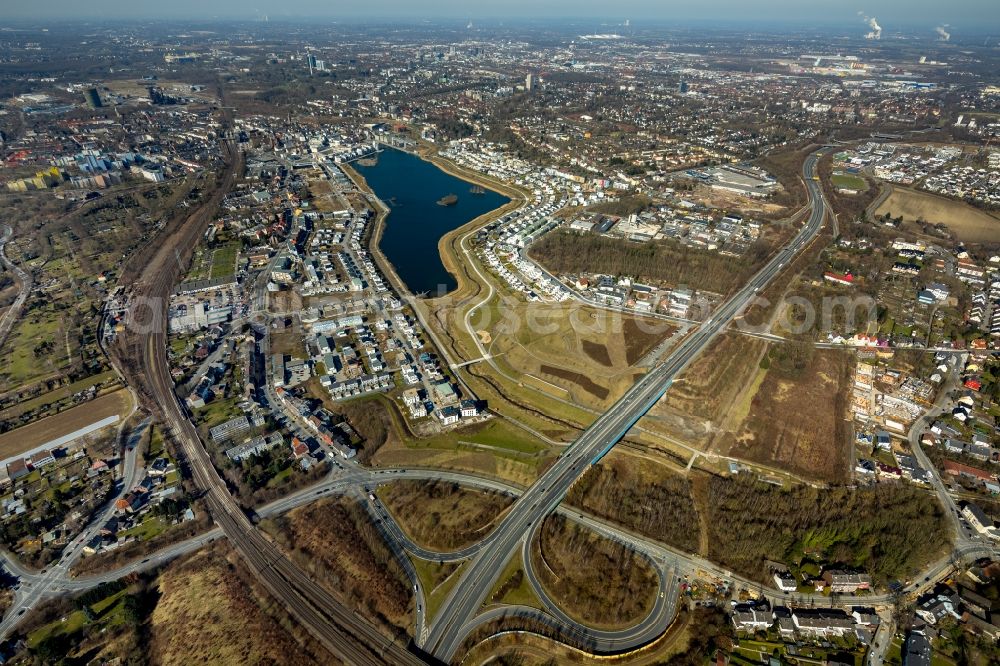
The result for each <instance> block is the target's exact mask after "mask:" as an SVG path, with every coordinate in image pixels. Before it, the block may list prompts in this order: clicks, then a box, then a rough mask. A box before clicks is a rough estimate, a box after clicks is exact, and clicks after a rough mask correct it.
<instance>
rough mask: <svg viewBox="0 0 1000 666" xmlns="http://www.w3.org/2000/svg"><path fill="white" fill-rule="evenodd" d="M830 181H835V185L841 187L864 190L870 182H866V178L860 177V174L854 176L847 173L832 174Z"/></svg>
mask: <svg viewBox="0 0 1000 666" xmlns="http://www.w3.org/2000/svg"><path fill="white" fill-rule="evenodd" d="M830 182H832V183H833V185H834V187H840V188H843V189H846V190H857V191H858V192H864V191H865V190H867V189H868V184H867V183H866V182H865V179H864V178H859V177H858V176H852V175H850V174H846V173H835V174H833V175H832V176H830Z"/></svg>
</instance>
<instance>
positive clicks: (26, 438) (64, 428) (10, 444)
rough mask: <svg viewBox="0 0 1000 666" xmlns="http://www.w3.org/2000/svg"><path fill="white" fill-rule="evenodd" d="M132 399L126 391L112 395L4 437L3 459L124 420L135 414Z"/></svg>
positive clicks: (0, 456)
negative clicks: (100, 424)
mask: <svg viewBox="0 0 1000 666" xmlns="http://www.w3.org/2000/svg"><path fill="white" fill-rule="evenodd" d="M132 404H133V400H132V395H131V394H130V393H129V392H128V391H127V390H125V389H120V390H118V391H115V392H113V393H108V394H107V395H103V396H101V397H99V398H95V399H94V400H91V401H90V402H88V403H86V404H84V405H80V406H79V407H73V408H72V409H67V410H66V411H65V412H62V413H60V414H56V415H55V416H50V417H48V418H45V419H42V420H41V421H36V422H35V423H31V424H29V425H26V426H24V427H21V428H18V429H16V430H11V431H8V432H5V433H3V434H2V435H0V459H6V458H10V457H12V456H17V455H20V454H22V453H24V452H25V451H30V450H31V449H33V448H35V447H37V446H41V445H42V444H45V443H47V442H50V441H52V440H54V439H57V438H59V437H62V436H63V435H68V434H70V433H72V432H75V431H77V430H79V429H81V428H85V427H86V426H89V425H90V424H92V423H96V422H98V421H101V420H102V419H105V418H108V417H110V416H115V415H117V416H119V417H120V418H121V419H124V418H125V416H127V415H128V414H129V412H130V411H131V410H132Z"/></svg>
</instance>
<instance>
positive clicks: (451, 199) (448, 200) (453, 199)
mask: <svg viewBox="0 0 1000 666" xmlns="http://www.w3.org/2000/svg"><path fill="white" fill-rule="evenodd" d="M457 203H458V195H457V194H449V195H447V196H443V197H441V198H440V199H438V201H437V204H438V206H454V205H455V204H457Z"/></svg>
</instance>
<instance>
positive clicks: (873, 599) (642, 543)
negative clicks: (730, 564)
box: [4, 464, 996, 663]
mask: <svg viewBox="0 0 1000 666" xmlns="http://www.w3.org/2000/svg"><path fill="white" fill-rule="evenodd" d="M403 479H407V480H425V481H431V480H433V481H443V482H448V483H458V484H461V485H464V486H469V487H475V488H480V489H484V490H492V491H494V492H501V493H506V494H508V495H512V496H519V495H521V494H522V493H523V492H524V489H523V488H520V487H517V486H513V485H510V484H508V483H505V482H503V481H497V480H495V479H489V478H485V477H478V476H474V475H470V474H465V473H461V472H451V471H441V470H431V469H406V470H399V469H386V470H368V469H365V468H361V467H358V466H356V465H352V464H346V465H343V466H342V467H341V468H339V469H335V470H334V472H333V473H331V474H330V475H329V476H327V477H326V478H325V479H323V480H322V481H321V482H320V483H318V484H316V485H314V486H312V487H310V488H305V489H302V490H300V491H298V492H295V493H292V494H290V495H288V496H286V497H283V498H281V499H278V500H275V501H274V502H271V503H269V504H267V505H265V506H263V507H261V508H260V509H259V510H258V511H257V515H258V516H260V517H262V518H265V517H271V516H275V515H279V514H282V513H285V512H287V511H290V510H292V509H294V508H296V507H299V506H304V505H306V504H309V503H311V502H314V501H316V500H318V499H320V498H323V497H329V496H334V495H343V494H349V495H351V496H352V497H353V498H354V499H356V500H358V501H359V502H361V503H362V504H363V505H364V506H365V508H366V510H368V512H369V515H372V516H373V520H375V521H381V522H376V523H375V524H376V525H378V526H379V529H380V532H381V534H382V536H383V538H384V539H385V540H386V542H387V543H388V544H389V545H390V548H391V549H392V550H393V552H394V554H395V555H396V556H397V557H401V553H402V551H406V552H408V553H410V554H412V555H415V556H417V557H420V558H423V559H427V560H431V561H436V560H444V561H457V560H462V559H468V558H470V557H473V556H475V555H476V554H477V553H478V552H479V551H481V550H482V549H483V548H484V547H486V546H487V545H488V544H489V543H491V541H492V540H493V539H495V538H496V536H497V534H498V531H496V530H494V531H493V532H492V533H491V534H490V535H488V536H487V537H486V539H484V540H483V541H480V542H479V543H477V544H475V545H473V546H469V547H468V548H465V549H462V550H459V551H454V552H450V553H439V552H436V551H432V550H429V549H426V548H423V547H421V546H418V545H417V544H414V543H413V542H412V541H411V540H410V539H409V538H408V537H407V536H406V535H405V534H404V533H403V532H402V530H400V528H399V527H398V525H396V523H395V521H394V520H393V519H392V518H391V516H390V515H389V514H388V512H387V511H386V510H385V508H384V507H383V506H382V505H381V504H380V503H379V501H378V499H377V488H378V486H379V485H380V484H382V483H388V482H392V481H396V480H403ZM369 490H374V491H375V492H376V499H375V500H370V499H367V493H368V492H369ZM556 512H557V513H559V514H561V515H563V516H564V517H565V518H567V519H569V520H573V521H576V522H578V523H580V524H582V525H584V526H585V527H587V528H588V529H590V530H592V531H594V532H595V533H597V534H599V535H601V536H603V537H605V538H608V539H612V540H616V541H619V542H620V543H623V544H625V545H626V546H628V547H629V548H631V549H633V550H635V551H636V552H638V553H641V554H642V555H643V556H645V557H647V559H649V561H650V562H652V564H653V566H654V567H655V568H656V570H657V573H658V575H659V576H660V583H659V589H660V592H661V593H663V594H664V596H662V597H659V599H660V600H662V601H661V602H658V605H657V608H656V609H655V610H654V612H653V613H652V614H650V616H648V617H647V618H645V619H644V621H642V622H640V623H638V624H637V625H636V626H633V627H631V628H629V629H627V630H624V631H621V632H618V633H617V635H604V634H602V633H601V632H595V631H594V630H593V629H591V628H589V627H586V626H584V625H581V624H579V623H576V622H574V621H572V620H571V619H569V618H568V617H567V616H565V614H563V613H562V612H561V611H559V610H558V606H555V604H554V603H553V602H552V601H551V600H550V599H549V598H548V595H547V594H546V593H545V592H544V588H541V587H540V585H539V584H538V582H537V580H536V579H535V577H534V574H533V572H531V573H529V574H528V580H529V581H530V582H532V585H533V586H535V587H536V589H537V590H538V593H539V598H540V599H542V602H543V604H545V605H546V607H547V608H548V609H549V612H546V611H542V610H538V609H534V608H524V607H516V606H502V607H494V608H490V609H488V610H487V611H486V612H485V613H483V614H480V615H477V616H476V617H474V618H471V619H469V620H468V621H466V622H465V623H464V624H463V625H462V628H461V635H462V636H463V637H464V636H468V635H469V633H470V632H472V631H473V630H475V629H476V628H478V627H480V626H482V625H484V624H486V623H488V622H489V621H492V620H495V619H498V618H500V617H505V616H510V617H521V618H530V619H532V620H534V621H537V622H540V623H542V624H544V625H546V626H549V627H550V628H552V629H554V630H556V631H557V632H558V633H559V635H561V636H563V637H565V638H566V639H567V640H569V641H570V642H572V643H574V644H576V645H578V646H580V647H582V648H585V649H591V650H592V651H595V652H603V653H609V652H621V651H623V650H628V649H634V648H637V647H640V646H642V645H644V644H646V643H648V642H649V641H650V640H652V639H653V638H655V637H656V636H658V635H659V634H660V633H662V630H663V629H665V628H666V626H667V625H668V624H669V621H670V620H671V619H672V618H673V615H674V613H675V611H676V606H675V604H676V601H677V598H678V595H677V592H676V587H675V584H676V579H677V575H681V574H683V575H689V576H692V577H700V576H706V575H707V576H715V577H718V578H721V579H726V580H730V581H732V582H733V583H734V584H736V585H738V586H743V587H745V588H747V589H754V590H759V591H760V592H761V593H762V594H763V595H764V596H766V597H767V598H768V599H769V600H770V601H771V602H772V603H773V604H778V605H788V604H810V603H816V604H821V605H823V606H828V605H830V603H831V601H830V599H829V598H827V597H823V596H822V595H806V594H797V593H795V594H785V593H781V592H779V591H777V590H773V589H769V588H765V587H763V586H761V585H760V584H759V583H757V582H756V581H752V580H749V579H746V578H743V577H741V576H738V575H734V574H733V573H732V572H730V571H728V570H726V569H724V568H722V567H720V566H718V565H716V564H714V563H712V562H710V561H708V560H705V559H703V558H700V557H698V556H697V555H691V554H689V553H684V552H682V551H680V550H677V549H674V548H672V547H670V546H668V545H666V544H663V543H659V542H657V541H655V540H652V539H649V538H648V537H645V536H642V535H640V534H637V533H634V532H631V531H629V530H627V529H625V528H622V527H621V526H618V525H615V524H612V523H609V522H607V521H605V520H603V519H601V518H597V517H595V516H591V515H589V514H587V513H584V512H581V511H578V510H576V509H573V508H570V507H568V506H566V505H560V506H558V507H557V508H556ZM536 525H537V523H536ZM222 536H224V534H223V531H222V530H221V529H220V528H215V529H213V530H210V531H208V532H206V533H204V534H201V535H198V536H196V537H193V538H191V539H188V540H185V541H181V542H178V543H176V544H173V545H171V546H169V547H167V548H164V549H162V550H160V551H157V552H156V553H155V554H152V555H150V556H149V557H147V558H145V559H143V560H142V561H134V562H131V563H129V564H127V565H125V566H124V567H121V568H118V569H115V570H112V571H108V572H105V573H102V574H97V575H93V576H82V577H79V578H76V579H70V578H68V575H67V573H66V572H63V573H62V574H58V573H57V574H56V575H55V576H49V575H47V574H45V573H32V572H29V571H27V570H26V569H24V568H23V567H22V566H20V564H19V563H18V562H17V560H16V559H15V558H13V557H9V556H4V558H5V559H6V560H7V561H6V563H5V565H6V567H7V568H8V570H10V571H11V573H13V574H14V575H16V576H18V577H19V578H20V579H21V583H22V589H28V588H34V587H35V586H36V585H39V584H41V585H43V586H47V587H46V588H45V589H47V592H45V593H42V594H39V595H38V596H37V599H41V598H43V597H44V598H48V597H51V596H54V595H58V594H61V593H63V592H71V593H76V592H81V591H84V590H87V589H90V588H92V587H94V586H95V585H98V584H99V583H102V582H109V581H113V580H117V579H119V578H121V577H122V576H125V575H127V574H129V573H132V572H135V571H143V570H147V569H151V568H154V567H157V566H160V565H162V564H164V563H166V562H167V561H169V560H171V559H173V558H174V557H177V556H179V555H182V554H185V553H189V552H193V551H195V550H198V549H199V548H201V547H202V546H204V545H205V544H206V543H208V542H210V541H212V540H214V539H217V538H220V537H222ZM527 543H529V540H525V541H523V542H522V548H524V547H525V546H526V544H527ZM995 555H996V549H995V548H994V549H991V548H990V547H989V546H987V545H976V544H973V545H967V546H962V547H960V548H959V549H958V551H957V552H956V553H955V554H954V556H947V557H944V558H942V559H941V560H940V561H938V562H936V563H934V564H933V565H932V566H931V567H930V568H929V569H928V570H927V571H925V572H923V574H922V576H923V577H922V578H918V580H917V581H916V582H914V583H912V584H911V585H910V586H909V587H908V588H907V589H905V590H904V591H903V593H904V594H905V595H916V594H919V593H921V592H923V591H925V590H926V589H928V588H929V587H930V586H932V585H933V584H934V581H936V580H938V579H940V578H941V577H942V576H943V575H945V574H946V573H947V572H948V571H949V570H950V569H951V568H952V566H953V562H954V559H955V557H957V558H960V559H965V560H968V559H971V558H974V557H980V556H995ZM401 561H402V560H401ZM526 562H528V568H529V571H530V567H531V564H530V561H527V560H526ZM403 566H404V570H405V571H406V572H407V575H408V576H409V577H410V580H411V583H412V584H414V585H417V589H416V590H415V597H416V599H417V602H416V604H417V609H418V610H417V612H416V617H415V627H416V632H417V633H415V634H414V635H415V636H423V635H424V633H425V632H426V628H425V626H424V625H425V622H426V618H425V617H424V608H425V605H424V598H425V591H424V590H423V589H422V587H421V586H420V583H419V580H418V579H417V578H416V574H415V571H413V568H412V565H410V566H407V565H403ZM39 589H41V588H39ZM37 599H36V601H37ZM891 601H892V599H891V596H890V595H876V596H867V597H863V598H858V599H856V598H853V597H850V596H844V597H841V598H839V599H837V600H836V601H835V602H834V604H835V605H837V606H840V607H844V608H849V607H851V606H853V605H856V604H857V603H863V604H864V605H869V606H870V605H884V604H888V603H890V602H891ZM14 613H15V614H9V615H8V618H10V620H11V621H12V622H14V623H16V620H18V619H20V618H19V616H18V615H17V614H16V611H15V612H14ZM5 619H6V618H5ZM886 642H887V641H886ZM883 648H884V646H883ZM873 663H878V662H877V661H875V662H873Z"/></svg>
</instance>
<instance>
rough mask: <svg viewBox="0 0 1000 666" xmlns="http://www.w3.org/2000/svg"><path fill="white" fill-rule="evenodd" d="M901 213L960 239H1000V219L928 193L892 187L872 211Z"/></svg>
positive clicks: (993, 240) (974, 240) (905, 216)
mask: <svg viewBox="0 0 1000 666" xmlns="http://www.w3.org/2000/svg"><path fill="white" fill-rule="evenodd" d="M886 213H889V214H890V215H892V216H893V217H898V216H900V215H902V216H903V220H904V221H906V222H912V221H914V220H916V219H918V218H919V219H922V220H924V221H925V222H929V223H930V224H939V223H940V224H944V225H945V226H947V227H948V229H949V230H951V232H952V233H953V234H954V235H955V237H956V238H958V239H959V240H961V241H965V242H968V243H988V242H996V241H997V239H998V238H1000V218H997V217H995V216H993V215H990V214H989V213H987V212H986V211H983V210H980V209H978V208H975V207H974V206H970V205H969V204H967V203H965V202H964V201H955V200H953V199H948V198H945V197H940V196H938V195H936V194H931V193H929V192H918V191H916V190H911V189H907V188H903V187H894V188H893V190H892V194H890V195H889V198H888V199H886V200H885V201H884V202H883V203H882V205H881V206H879V207H878V208H877V209H876V210H875V214H876V215H884V214H886Z"/></svg>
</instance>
